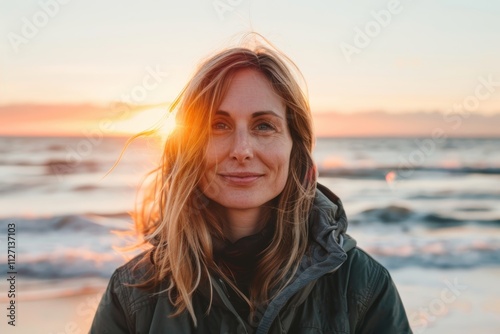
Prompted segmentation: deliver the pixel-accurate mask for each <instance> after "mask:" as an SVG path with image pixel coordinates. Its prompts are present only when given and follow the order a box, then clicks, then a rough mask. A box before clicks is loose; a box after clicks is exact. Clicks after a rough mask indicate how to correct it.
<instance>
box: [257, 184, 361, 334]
mask: <svg viewBox="0 0 500 334" xmlns="http://www.w3.org/2000/svg"><path fill="white" fill-rule="evenodd" d="M347 225H348V224H347V216H346V214H345V211H344V207H343V206H342V202H341V201H340V199H339V198H338V196H336V195H335V194H334V193H333V192H331V191H330V190H329V189H328V188H326V187H325V186H323V185H321V184H319V183H318V184H317V190H316V195H315V199H314V203H313V207H312V209H311V214H310V217H309V235H310V242H309V248H308V250H307V251H306V254H305V255H304V257H303V258H302V260H301V262H300V265H299V268H298V270H297V272H296V273H295V274H294V276H293V279H292V280H291V283H290V284H289V285H288V286H287V287H285V288H284V289H283V290H282V291H281V292H280V294H278V295H277V296H276V297H275V298H274V299H273V300H272V301H271V302H270V303H269V305H267V307H266V309H265V311H263V314H262V315H261V319H260V322H259V326H258V328H257V334H259V333H267V331H268V330H269V328H270V326H271V324H272V322H273V321H274V319H275V318H276V316H277V315H278V313H279V311H280V310H281V308H283V306H284V305H285V304H286V303H287V302H288V301H290V302H293V303H295V304H296V305H299V304H300V303H302V302H303V301H304V300H305V299H306V297H307V295H308V294H309V292H310V291H311V290H312V287H313V286H314V283H315V282H316V280H318V279H319V278H320V277H322V276H324V275H326V274H329V273H332V272H334V271H335V270H337V269H338V268H339V267H340V266H341V265H342V263H344V261H345V260H346V259H347V254H346V252H347V251H349V250H351V249H352V248H354V247H355V246H356V241H355V240H354V239H352V238H350V237H349V236H347V235H346V234H345V232H346V231H347ZM292 296H293V300H290V299H291V298H292ZM259 318H260V317H259ZM257 320H259V319H257Z"/></svg>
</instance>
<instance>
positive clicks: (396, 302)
mask: <svg viewBox="0 0 500 334" xmlns="http://www.w3.org/2000/svg"><path fill="white" fill-rule="evenodd" d="M374 262H375V261H374ZM375 268H376V269H375V270H374V275H373V277H372V278H371V281H372V282H373V287H372V289H371V293H370V297H369V298H368V299H367V303H366V309H365V312H364V314H363V315H362V316H361V318H360V320H361V321H360V322H359V324H358V325H359V326H358V328H357V329H356V333H384V334H390V333H394V334H396V333H397V334H404V333H413V332H412V330H411V328H410V324H409V322H408V317H407V316H406V312H405V309H404V306H403V302H402V301H401V298H400V296H399V293H398V291H397V289H396V286H395V285H394V282H393V281H392V278H391V276H390V274H389V272H388V271H387V270H386V269H385V268H384V267H383V266H382V265H380V264H378V263H376V266H375Z"/></svg>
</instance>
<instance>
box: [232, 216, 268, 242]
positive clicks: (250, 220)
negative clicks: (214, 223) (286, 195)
mask: <svg viewBox="0 0 500 334" xmlns="http://www.w3.org/2000/svg"><path fill="white" fill-rule="evenodd" d="M265 211H266V210H263V209H262V208H255V209H245V210H237V209H228V210H226V222H227V224H226V225H225V226H224V234H225V235H226V237H227V238H228V239H229V241H231V242H235V241H236V240H239V239H241V238H244V237H247V236H249V235H253V234H256V233H258V232H259V231H261V230H262V229H263V228H264V225H265V223H266V219H265Z"/></svg>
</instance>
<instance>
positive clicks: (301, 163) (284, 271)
mask: <svg viewBox="0 0 500 334" xmlns="http://www.w3.org/2000/svg"><path fill="white" fill-rule="evenodd" d="M248 68H250V69H254V70H256V71H259V72H260V73H262V74H264V75H265V77H266V78H267V79H268V80H269V82H270V83H271V86H272V88H273V89H274V91H275V92H276V93H277V94H278V95H279V96H280V97H281V98H282V99H283V101H284V103H285V105H286V118H287V123H288V128H289V131H290V134H291V137H292V140H293V147H292V151H291V156H290V166H289V175H288V179H287V181H286V185H285V187H284V189H283V191H282V192H281V194H280V195H279V196H278V197H277V198H276V199H275V200H274V201H272V203H274V207H272V208H271V210H272V211H273V215H272V217H275V219H276V222H275V228H274V235H273V237H272V241H271V243H270V245H269V246H268V247H267V248H266V249H265V250H264V251H263V253H262V256H261V258H260V260H259V262H258V264H257V269H256V272H255V278H254V279H253V281H252V283H251V285H250V288H249V293H248V297H247V296H245V295H244V294H243V293H241V291H239V290H238V288H237V287H236V286H235V285H234V284H233V283H232V281H231V280H230V279H229V278H228V277H227V275H226V274H225V273H224V271H223V270H222V268H220V267H219V266H218V265H217V264H216V261H215V260H214V241H215V239H220V240H225V238H224V235H223V228H222V226H223V222H222V221H221V219H222V218H221V215H220V214H218V213H217V211H216V210H213V206H211V201H210V200H209V199H208V198H206V197H205V196H204V195H203V193H202V190H201V188H200V180H201V178H202V175H203V173H204V168H205V167H204V163H203V162H204V161H205V151H206V145H207V142H208V141H209V136H210V130H211V127H210V124H211V123H212V122H211V118H212V117H213V114H214V113H215V111H216V110H217V108H218V107H219V106H220V104H221V102H222V100H223V98H224V96H225V94H226V92H227V90H228V87H229V85H230V83H231V78H232V77H233V76H234V74H235V73H236V72H237V71H238V70H241V69H248ZM298 78H300V79H302V76H301V74H300V71H299V70H298V68H297V67H296V65H295V64H294V63H293V62H292V61H291V60H290V59H289V58H288V57H287V56H286V55H284V54H283V53H282V52H280V51H278V50H277V49H276V48H274V47H272V46H270V44H269V43H266V45H264V44H262V43H260V44H258V45H256V46H253V47H246V46H245V47H242V46H240V47H234V48H229V49H225V50H223V51H221V52H218V53H216V54H215V55H213V56H212V57H210V58H208V59H206V60H205V61H204V62H202V63H201V65H200V66H199V67H198V69H197V70H196V71H195V73H194V75H193V76H192V78H191V79H190V80H189V82H188V83H187V85H186V86H185V87H184V89H183V90H182V91H181V93H180V95H179V96H178V97H177V99H176V100H175V102H174V103H173V104H172V107H171V111H174V110H175V111H176V121H177V127H176V128H175V130H174V131H173V132H172V133H171V134H170V135H169V136H168V138H167V139H166V141H165V145H164V148H163V155H162V158H161V162H160V164H159V166H158V168H157V169H156V170H154V171H153V172H152V173H153V175H154V177H153V181H152V183H151V184H150V185H149V186H148V187H147V188H146V189H145V191H144V192H143V193H142V195H141V197H140V199H139V202H138V206H137V208H136V212H135V216H134V221H135V225H136V230H137V231H138V233H139V235H141V236H142V243H143V244H148V243H149V244H152V245H153V247H152V248H151V250H150V251H149V252H148V253H146V254H145V255H144V258H143V260H144V261H153V262H154V269H153V270H151V272H150V273H149V275H148V276H147V278H145V279H144V280H143V282H142V283H141V284H139V286H141V287H154V286H157V285H159V284H160V282H164V281H166V282H168V287H167V288H166V290H164V291H162V292H166V293H168V297H169V299H170V301H171V303H172V304H173V305H174V307H175V308H176V312H175V314H173V316H175V315H178V314H180V313H181V312H183V311H186V310H187V311H188V312H189V313H190V315H191V317H192V319H193V321H194V323H195V325H196V315H195V313H194V309H193V304H192V296H193V293H194V292H195V291H196V290H197V288H198V287H199V286H200V282H202V281H204V280H207V281H208V282H209V283H210V284H209V286H210V287H212V277H214V274H215V275H218V276H219V277H222V278H224V279H225V280H226V281H227V283H228V284H229V285H231V287H232V288H233V289H235V291H237V292H238V293H239V294H240V295H241V297H242V298H243V299H244V300H245V301H246V302H247V303H248V304H249V307H250V310H251V311H254V310H255V309H256V307H258V306H259V305H262V304H265V303H267V302H269V300H271V299H272V298H273V297H274V296H275V295H276V294H278V293H279V292H280V291H281V289H283V288H284V287H285V286H286V285H287V284H288V283H289V281H290V280H291V279H292V277H293V274H294V273H295V272H296V270H297V268H298V266H299V263H300V260H301V258H302V256H303V255H304V253H305V252H306V248H307V242H308V215H309V211H310V209H311V206H312V202H313V199H314V193H315V188H316V173H315V168H314V164H313V160H312V157H311V151H312V147H313V141H314V137H313V131H312V120H311V112H310V108H309V103H308V99H307V97H306V95H305V93H304V91H303V90H302V89H301V85H300V84H299V81H297V79H298ZM210 291H212V289H211V290H210Z"/></svg>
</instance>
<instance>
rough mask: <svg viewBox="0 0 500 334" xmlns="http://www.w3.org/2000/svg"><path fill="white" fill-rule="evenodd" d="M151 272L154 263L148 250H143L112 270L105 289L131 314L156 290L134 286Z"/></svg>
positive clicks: (149, 275) (146, 301)
mask: <svg viewBox="0 0 500 334" xmlns="http://www.w3.org/2000/svg"><path fill="white" fill-rule="evenodd" d="M153 272H154V265H153V264H152V262H151V261H150V259H149V252H148V251H145V252H143V253H141V254H139V255H137V256H135V257H134V258H132V259H131V260H130V261H128V262H127V263H125V264H124V265H122V266H120V267H118V268H117V269H116V270H115V271H114V273H113V275H112V276H111V278H110V281H109V285H108V289H107V290H108V291H109V292H110V293H111V294H113V295H115V296H116V298H117V299H118V300H119V301H120V303H121V304H123V305H124V308H125V311H126V312H127V313H129V314H133V313H134V312H135V311H137V309H139V308H140V307H141V306H143V304H147V303H149V302H150V299H151V298H154V292H156V291H151V290H150V289H146V288H139V287H137V286H136V285H138V284H141V283H144V282H145V281H146V280H147V279H148V278H149V277H151V275H152V274H153Z"/></svg>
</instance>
